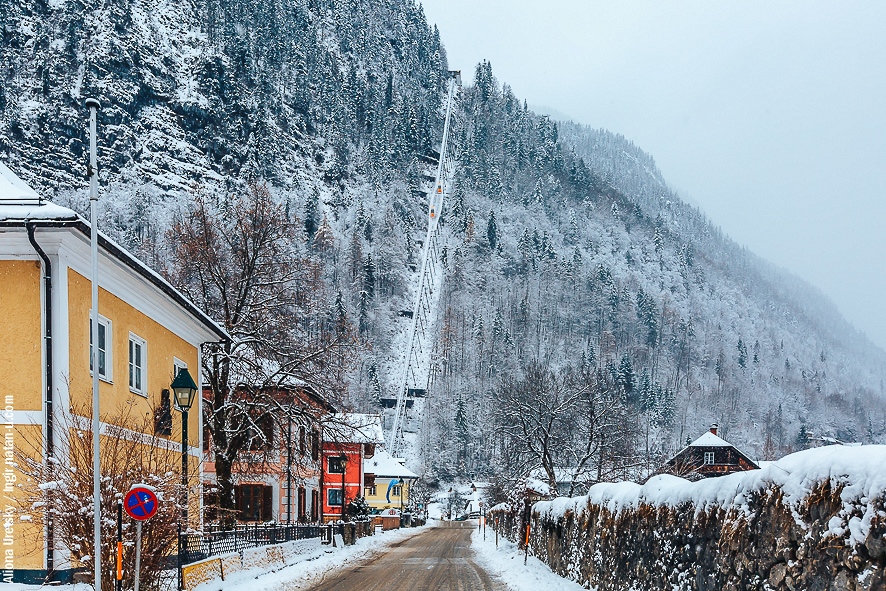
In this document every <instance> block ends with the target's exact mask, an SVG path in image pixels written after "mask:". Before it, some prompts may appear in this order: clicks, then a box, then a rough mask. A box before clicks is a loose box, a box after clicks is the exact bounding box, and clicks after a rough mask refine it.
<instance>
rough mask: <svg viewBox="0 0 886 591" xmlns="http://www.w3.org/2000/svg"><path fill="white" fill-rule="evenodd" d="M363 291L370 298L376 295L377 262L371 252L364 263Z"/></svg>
mask: <svg viewBox="0 0 886 591" xmlns="http://www.w3.org/2000/svg"><path fill="white" fill-rule="evenodd" d="M363 291H364V292H365V293H366V297H368V298H369V299H372V298H374V297H375V262H373V260H372V254H371V253H370V254H367V255H366V261H364V263H363Z"/></svg>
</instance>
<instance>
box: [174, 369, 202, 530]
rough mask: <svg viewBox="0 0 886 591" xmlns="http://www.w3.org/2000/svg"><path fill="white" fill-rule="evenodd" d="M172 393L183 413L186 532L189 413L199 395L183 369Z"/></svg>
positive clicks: (184, 518) (185, 521)
mask: <svg viewBox="0 0 886 591" xmlns="http://www.w3.org/2000/svg"><path fill="white" fill-rule="evenodd" d="M171 388H172V391H173V392H174V393H175V402H176V404H178V408H179V410H181V413H182V515H181V517H182V524H183V527H184V528H185V530H187V528H188V411H189V410H190V409H191V405H192V404H194V396H195V395H196V394H197V384H196V383H194V378H192V377H191V374H190V373H189V372H188V368H186V367H183V368H182V369H180V370H178V373H177V374H176V375H175V379H174V380H172V385H171Z"/></svg>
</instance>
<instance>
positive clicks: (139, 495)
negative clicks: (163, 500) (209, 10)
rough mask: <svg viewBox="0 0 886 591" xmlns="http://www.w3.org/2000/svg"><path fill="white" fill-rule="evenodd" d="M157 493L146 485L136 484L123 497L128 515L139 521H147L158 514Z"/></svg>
mask: <svg viewBox="0 0 886 591" xmlns="http://www.w3.org/2000/svg"><path fill="white" fill-rule="evenodd" d="M159 506H160V504H159V503H158V502H157V495H155V494H154V491H152V490H151V489H149V488H147V487H144V486H135V487H133V488H132V489H131V490H130V491H129V492H128V493H126V497H125V498H124V499H123V508H124V509H125V510H126V513H127V515H129V516H130V517H132V518H133V519H135V520H138V521H146V520H148V519H150V518H151V517H153V516H154V515H156V514H157V508H158V507H159Z"/></svg>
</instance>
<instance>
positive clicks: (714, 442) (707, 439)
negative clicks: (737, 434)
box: [689, 431, 734, 447]
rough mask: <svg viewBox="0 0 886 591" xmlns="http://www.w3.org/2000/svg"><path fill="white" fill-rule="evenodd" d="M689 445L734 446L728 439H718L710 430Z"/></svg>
mask: <svg viewBox="0 0 886 591" xmlns="http://www.w3.org/2000/svg"><path fill="white" fill-rule="evenodd" d="M689 447H734V446H733V445H732V444H731V443H729V442H728V441H725V440H723V439H720V438H719V437H717V436H716V435H714V434H713V433H711V432H710V431H707V432H706V433H705V434H704V435H702V436H701V437H699V438H698V439H696V440H695V441H693V442H692V443H690V444H689Z"/></svg>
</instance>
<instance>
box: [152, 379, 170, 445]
mask: <svg viewBox="0 0 886 591" xmlns="http://www.w3.org/2000/svg"><path fill="white" fill-rule="evenodd" d="M154 435H166V436H169V435H172V401H171V398H170V395H169V390H168V389H166V388H164V389H163V390H161V391H160V406H159V407H157V408H156V409H155V410H154Z"/></svg>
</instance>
